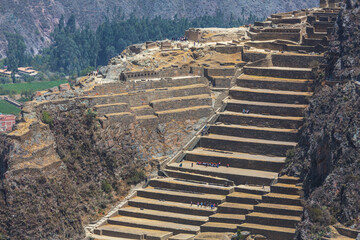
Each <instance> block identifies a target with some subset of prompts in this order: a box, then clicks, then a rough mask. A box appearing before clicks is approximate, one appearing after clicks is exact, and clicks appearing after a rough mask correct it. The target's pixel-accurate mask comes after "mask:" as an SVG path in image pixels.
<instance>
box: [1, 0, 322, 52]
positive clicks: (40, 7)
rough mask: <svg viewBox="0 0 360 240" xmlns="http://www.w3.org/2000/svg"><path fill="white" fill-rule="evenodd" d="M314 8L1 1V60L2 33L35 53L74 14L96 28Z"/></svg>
mask: <svg viewBox="0 0 360 240" xmlns="http://www.w3.org/2000/svg"><path fill="white" fill-rule="evenodd" d="M316 6H318V1H317V0H304V1H293V0H271V1H270V0H254V1H244V0H225V1H220V0H197V1H193V0H169V1H163V0H149V1H144V0H108V1H103V0H93V1H92V0H77V1H71V0H23V1H19V0H0V58H2V57H4V56H5V53H6V39H5V36H4V32H6V31H9V32H18V33H19V34H21V35H22V36H24V38H25V42H26V44H27V46H28V51H29V52H32V53H37V52H38V51H39V50H40V49H41V48H42V47H44V46H46V45H48V44H49V43H50V38H49V37H50V33H51V32H52V31H53V30H54V27H55V26H56V24H57V23H58V22H59V19H60V17H61V16H62V15H64V17H65V19H67V18H69V16H71V15H72V14H73V15H75V16H76V19H77V20H78V23H79V25H80V26H84V25H87V24H88V25H90V26H91V27H93V28H95V27H96V26H97V25H98V24H100V23H102V22H103V21H104V20H105V19H107V18H108V19H113V18H114V16H119V14H118V13H119V12H121V13H122V14H125V16H129V15H130V14H131V13H135V15H136V16H138V17H149V18H152V17H155V16H162V17H164V18H173V17H174V16H175V15H177V16H178V17H187V18H194V17H197V16H203V15H214V14H215V13H216V11H218V10H221V11H222V12H224V13H225V14H226V15H228V16H230V15H231V14H233V16H234V17H236V18H243V17H245V18H247V17H248V16H249V15H250V14H252V15H256V16H258V17H265V16H268V15H270V14H272V13H276V12H285V11H290V10H297V9H302V8H310V7H316Z"/></svg>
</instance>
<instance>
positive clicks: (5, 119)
mask: <svg viewBox="0 0 360 240" xmlns="http://www.w3.org/2000/svg"><path fill="white" fill-rule="evenodd" d="M15 119H16V116H15V115H5V114H0V132H9V131H11V130H12V129H13V126H14V125H15Z"/></svg>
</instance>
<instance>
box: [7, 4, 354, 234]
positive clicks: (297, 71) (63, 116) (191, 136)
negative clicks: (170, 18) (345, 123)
mask: <svg viewBox="0 0 360 240" xmlns="http://www.w3.org/2000/svg"><path fill="white" fill-rule="evenodd" d="M341 6H342V2H341V1H339V0H321V1H320V5H319V7H318V8H312V9H302V10H297V11H292V12H286V13H276V14H272V15H271V16H269V17H267V18H266V20H265V21H262V22H255V23H254V24H250V25H248V26H239V27H236V28H191V29H189V30H187V31H186V32H185V33H184V38H182V39H180V40H159V41H154V42H145V43H142V44H135V45H131V46H129V47H127V48H126V50H124V51H123V52H122V53H121V54H120V55H118V56H116V57H114V58H112V59H111V60H110V61H109V64H108V66H105V67H102V68H100V69H99V71H94V72H91V73H90V74H88V76H85V77H81V78H78V80H77V82H76V84H75V85H73V86H70V85H68V84H63V85H61V86H60V87H59V88H58V87H54V88H51V89H49V90H45V91H38V92H36V94H35V96H34V98H33V101H30V102H27V103H25V105H24V107H23V108H22V112H21V118H19V119H17V124H16V127H15V129H14V131H12V132H9V133H7V134H6V140H7V141H8V142H9V143H11V144H10V145H11V146H10V145H6V146H8V147H7V151H6V156H7V157H6V159H7V166H6V171H5V172H4V178H5V179H6V178H15V179H17V180H16V182H17V184H21V181H22V180H23V179H28V178H29V177H28V176H30V175H32V174H33V175H39V176H40V175H41V176H45V178H46V179H47V180H44V181H46V182H48V183H49V184H50V185H51V181H54V182H56V183H59V182H60V184H59V185H58V186H57V187H56V189H57V190H55V192H56V191H59V192H63V191H64V194H65V195H64V199H65V198H67V197H69V198H73V199H76V198H77V197H76V196H77V195H74V196H73V195H71V193H74V190H72V186H71V188H70V187H69V185H68V184H67V182H68V180H67V179H68V176H69V177H72V174H73V173H76V172H78V171H81V169H87V168H89V169H91V171H86V172H84V174H82V175H81V177H78V180H79V183H80V182H87V183H88V184H89V186H90V185H92V181H93V180H94V179H96V181H100V180H101V179H103V177H104V176H108V175H109V176H111V178H112V179H114V181H116V180H119V179H126V178H130V177H133V176H134V175H135V174H137V173H138V172H140V170H139V169H141V171H144V173H145V176H143V179H141V180H143V181H141V183H140V184H137V183H136V184H135V185H131V184H129V185H131V187H125V185H126V183H125V182H123V183H120V184H119V185H118V186H117V187H115V186H114V185H112V187H109V188H111V189H112V190H114V191H115V189H117V190H116V191H118V192H120V193H121V194H122V197H116V198H115V199H112V200H111V201H112V202H111V204H110V205H112V206H109V201H110V200H109V201H108V202H107V203H106V207H104V209H105V210H101V211H100V210H94V209H95V207H94V206H93V205H94V204H90V202H91V201H90V200H84V201H88V202H89V204H88V205H86V207H85V204H84V206H83V205H81V207H79V206H80V205H76V206H72V205H71V204H65V205H64V206H65V207H64V210H63V211H65V212H67V211H70V212H71V214H73V211H74V212H76V211H84V213H86V214H88V215H90V212H92V211H95V212H97V213H99V214H96V215H95V214H93V215H92V216H93V217H92V218H86V220H84V219H85V218H84V219H78V220H77V221H76V222H73V223H66V224H65V225H72V224H74V225H77V226H81V224H82V223H86V224H84V226H82V228H83V229H84V232H85V235H86V237H87V238H88V239H96V240H123V239H140V240H144V239H146V240H205V239H209V240H211V239H214V240H215V239H218V240H221V239H224V240H225V239H271V240H287V239H295V237H296V236H299V235H297V227H298V226H299V224H300V223H301V222H302V221H303V219H304V212H305V211H304V201H305V200H304V189H303V182H302V179H301V176H294V175H292V174H290V172H291V171H287V170H285V169H284V167H285V166H286V164H288V163H289V161H290V158H291V157H293V156H294V155H296V153H295V150H294V149H296V148H297V146H298V143H299V142H302V143H303V142H304V141H305V140H304V137H302V135H301V134H302V132H303V130H302V128H304V126H303V124H304V122H305V121H306V119H305V112H306V111H308V109H309V103H310V102H311V101H312V97H313V94H314V92H315V88H316V87H319V86H320V87H321V86H324V87H327V86H334V85H335V84H336V83H337V82H331V81H327V80H325V81H321V80H319V79H321V76H320V75H319V72H320V71H323V70H326V69H327V68H328V66H327V64H326V61H325V60H324V59H325V58H326V54H327V51H328V49H329V42H330V40H331V38H332V34H333V32H334V29H335V25H336V21H337V17H338V15H339V12H340V11H341ZM320 81H321V82H320ZM357 111H358V110H357ZM78 116H81V120H78ZM307 127H309V126H307ZM57 129H58V130H57ZM76 129H82V130H81V131H82V132H80V133H79V134H74V133H75V131H76ZM86 138H88V139H89V141H88V142H87V140H86ZM69 139H70V140H69ZM80 142H81V146H80V147H74V144H77V143H80ZM81 148H82V149H81ZM89 149H91V150H89ZM93 149H95V150H93ZM101 149H106V151H108V150H109V151H110V153H109V152H106V151H105V150H104V152H102V150H101ZM92 151H94V152H96V151H97V152H98V155H96V159H99V161H101V162H102V163H101V166H100V165H99V166H97V164H96V162H95V158H94V162H92V161H91V160H86V161H85V160H83V161H80V162H78V163H77V162H76V161H75V160H73V159H71V158H70V157H69V155H68V152H71V156H77V158H78V159H85V158H84V156H83V155H84V153H85V152H89V156H88V158H86V159H91V158H92V155H90V154H93V153H92ZM319 151H320V150H319ZM4 156H5V155H4ZM98 156H99V157H98ZM129 156H131V158H130V157H129ZM325 158H326V157H324V159H325ZM103 159H106V160H103ZM118 159H121V161H120V160H118ZM119 161H120V162H119ZM132 161H133V162H132ZM69 163H71V164H73V165H74V169H72V170H71V167H69V166H72V165H71V164H69ZM109 166H111V167H109ZM108 168H111V169H116V170H114V171H113V172H111V171H107V172H106V173H103V172H102V171H103V169H108ZM317 168H318V169H320V170H319V174H322V173H324V172H326V171H328V168H329V166H328V165H327V164H326V161H322V160H320V159H319V161H318V163H317ZM3 169H5V167H4V168H3ZM68 170H69V171H70V173H65V172H67V171H68ZM1 173H2V172H1ZM64 176H66V177H64ZM80 178H81V179H80ZM49 179H50V180H49ZM51 179H52V180H51ZM37 181H41V180H37ZM49 181H50V182H49ZM124 181H125V180H124ZM102 184H103V185H102V186H101V187H102V188H103V189H106V185H107V184H108V182H106V181H102ZM108 185H111V184H108ZM94 186H95V185H94ZM9 187H10V185H9ZM12 187H13V188H18V186H17V185H16V184H13V185H12ZM68 187H69V188H68ZM77 187H78V186H77V185H75V188H77ZM104 191H105V192H106V191H107V190H104ZM109 191H110V190H109ZM37 192H42V193H44V192H46V188H45V190H41V189H37ZM44 194H45V193H44ZM89 195H91V194H90V193H89ZM66 196H67V197H66ZM92 198H94V199H95V198H96V199H97V201H98V202H99V203H101V201H102V198H104V196H101V195H93V196H92ZM12 199H16V198H15V197H14V196H9V198H8V200H7V201H10V202H11V203H10V204H12V203H13V202H12V201H15V200H12ZM86 199H88V198H86ZM89 199H90V197H89ZM15 202H16V201H15ZM60 202H61V201H60ZM80 202H82V201H80ZM114 202H115V204H114ZM42 204H45V205H46V202H45V203H42ZM51 204H52V203H51ZM58 204H59V205H61V206H63V205H62V203H58ZM49 206H50V205H49ZM80 208H83V209H81V210H79V209H80ZM70 209H73V210H70ZM49 212H52V210H49ZM101 212H102V213H101ZM25 218H26V217H25ZM54 224H59V223H54ZM333 225H334V226H335V227H334V228H333V229H334V231H336V232H337V234H338V236H339V238H330V237H329V238H327V237H323V238H321V239H355V237H356V236H357V235H356V234H357V233H359V231H358V230H351V229H350V228H346V227H344V226H341V227H338V226H337V225H335V223H334V224H333ZM67 229H68V230H67V231H71V227H70V230H69V228H67ZM14 231H16V230H14ZM44 231H46V230H45V229H44ZM352 231H353V232H352ZM67 234H68V233H67V232H64V239H66V238H67V239H75V238H72V237H70V238H68V237H67V236H71V234H69V235H67ZM355 235H356V236H355ZM352 236H355V237H352ZM359 236H360V235H359ZM53 239H57V238H53ZM79 239H80V238H79ZM296 239H300V238H296ZM319 239H320V238H319ZM356 239H358V238H356Z"/></svg>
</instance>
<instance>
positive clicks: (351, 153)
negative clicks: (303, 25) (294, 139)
mask: <svg viewBox="0 0 360 240" xmlns="http://www.w3.org/2000/svg"><path fill="white" fill-rule="evenodd" d="M358 3H359V2H358V1H346V4H345V5H344V7H343V9H342V10H341V12H340V14H339V17H338V20H337V25H336V28H335V31H334V35H333V37H332V40H331V42H330V49H329V52H328V53H327V57H326V59H327V63H328V64H329V67H328V69H327V77H328V79H329V80H330V81H339V82H340V83H339V84H337V85H335V86H334V84H331V83H330V84H329V86H323V87H319V88H318V90H317V93H316V94H315V95H314V97H313V98H312V101H311V103H310V106H309V108H308V110H307V112H306V118H305V119H306V121H305V124H304V126H303V127H302V131H301V140H300V142H299V145H298V146H297V148H296V149H295V151H294V152H292V151H291V152H289V153H288V166H287V168H286V169H285V170H284V172H285V173H287V174H291V175H296V176H300V177H301V178H302V179H303V188H304V196H305V211H304V216H303V221H302V223H301V224H300V225H299V226H298V231H297V236H298V239H318V238H319V237H321V236H324V235H328V236H331V235H332V233H331V228H329V226H331V225H334V224H339V223H340V224H341V225H345V226H347V227H350V228H352V229H358V230H359V229H360V222H359V216H360V211H359V206H360V202H359V199H360V188H359V179H360V171H359V167H360V157H359V156H360V155H359V153H360V135H359V134H360V112H359V109H360V86H359V84H358V82H357V80H359V49H360V48H359V46H358V40H359V33H360V32H359V31H358V29H359V16H360V15H359V10H360V8H359V4H358ZM319 80H322V81H324V79H319ZM341 82H342V83H341ZM331 86H332V87H331Z"/></svg>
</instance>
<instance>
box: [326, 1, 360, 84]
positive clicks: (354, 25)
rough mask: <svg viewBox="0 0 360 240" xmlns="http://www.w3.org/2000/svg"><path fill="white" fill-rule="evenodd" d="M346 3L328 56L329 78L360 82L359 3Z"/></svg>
mask: <svg viewBox="0 0 360 240" xmlns="http://www.w3.org/2000/svg"><path fill="white" fill-rule="evenodd" d="M345 2H346V3H345V6H344V8H343V9H342V10H341V11H340V13H339V17H338V20H337V22H336V28H335V31H334V34H333V36H332V39H331V42H330V46H329V52H328V54H327V61H328V64H329V69H328V77H329V78H330V80H348V79H352V80H357V81H360V57H359V56H360V47H359V46H360V30H359V26H360V25H359V21H360V7H359V1H356V0H347V1H345Z"/></svg>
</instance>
